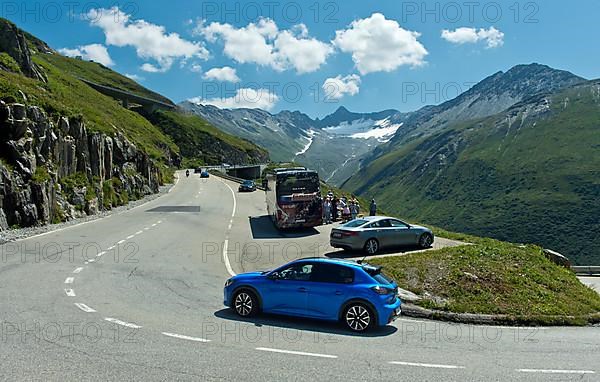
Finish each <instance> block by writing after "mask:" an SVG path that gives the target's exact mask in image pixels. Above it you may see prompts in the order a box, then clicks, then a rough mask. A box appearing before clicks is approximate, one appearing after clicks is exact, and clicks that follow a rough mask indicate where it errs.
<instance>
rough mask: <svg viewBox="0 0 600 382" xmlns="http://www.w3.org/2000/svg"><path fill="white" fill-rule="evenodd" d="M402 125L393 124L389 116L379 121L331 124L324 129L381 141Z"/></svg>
mask: <svg viewBox="0 0 600 382" xmlns="http://www.w3.org/2000/svg"><path fill="white" fill-rule="evenodd" d="M400 127H402V123H400V124H393V123H392V122H391V121H390V118H389V117H388V118H385V119H381V120H378V121H373V120H372V119H358V120H355V121H352V122H350V123H348V122H343V123H341V124H339V125H338V126H329V127H326V128H325V129H323V130H325V131H326V132H327V133H329V134H332V135H337V136H343V137H350V138H356V139H370V138H375V139H377V140H378V141H380V142H387V141H389V140H390V139H391V137H392V136H393V135H394V134H395V133H396V131H397V130H398V129H399V128H400Z"/></svg>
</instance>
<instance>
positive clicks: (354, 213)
mask: <svg viewBox="0 0 600 382" xmlns="http://www.w3.org/2000/svg"><path fill="white" fill-rule="evenodd" d="M356 216H358V203H356V200H352V201H351V202H350V217H351V218H352V220H354V219H356Z"/></svg>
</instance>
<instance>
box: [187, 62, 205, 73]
mask: <svg viewBox="0 0 600 382" xmlns="http://www.w3.org/2000/svg"><path fill="white" fill-rule="evenodd" d="M190 70H191V71H192V72H194V73H201V72H202V65H200V64H192V66H191V67H190Z"/></svg>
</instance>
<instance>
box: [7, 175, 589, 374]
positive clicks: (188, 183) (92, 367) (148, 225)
mask: <svg viewBox="0 0 600 382" xmlns="http://www.w3.org/2000/svg"><path fill="white" fill-rule="evenodd" d="M264 214H265V206H264V195H263V194H262V193H261V192H255V193H248V194H240V193H238V192H237V185H236V184H235V183H231V182H228V181H224V180H221V179H218V178H215V177H212V178H210V179H207V180H206V179H200V178H198V177H197V176H191V177H190V178H185V177H183V178H182V179H181V180H180V181H179V183H178V184H177V185H176V186H175V187H174V188H173V190H172V192H170V193H168V194H166V195H164V196H162V197H160V198H157V199H155V200H152V201H151V202H149V203H147V204H145V205H142V206H139V207H137V208H134V209H131V210H128V211H126V212H123V213H120V214H115V215H112V216H110V217H108V218H105V219H101V220H97V221H94V222H91V223H88V224H82V225H76V226H72V227H69V228H67V229H64V230H61V231H57V232H53V233H49V234H46V235H43V236H38V237H33V238H29V239H26V240H22V241H19V242H14V243H7V244H5V245H2V246H1V247H0V251H1V252H0V255H1V256H2V259H1V263H0V319H1V321H2V326H1V332H0V336H1V337H0V338H1V341H2V346H0V359H1V360H2V363H1V365H0V370H1V375H2V379H6V380H65V379H68V380H75V379H77V380H80V379H81V380H99V379H101V380H125V379H127V380H143V381H154V380H166V379H168V380H208V381H210V380H224V379H225V380H233V379H238V380H247V381H252V380H257V381H258V380H274V379H278V380H302V381H306V380H338V379H344V380H357V381H364V380H367V379H371V378H372V379H377V380H392V379H394V380H400V381H404V380H406V381H409V380H411V381H412V380H434V379H440V380H448V381H482V380H498V381H501V380H527V381H529V380H532V381H533V380H539V381H549V380H550V381H552V380H556V381H558V380H560V381H564V380H589V381H593V380H598V378H599V374H600V366H599V363H598V354H600V330H599V329H598V328H593V327H588V328H560V327H558V328H556V327H554V328H505V327H486V326H468V325H455V324H446V323H439V322H431V321H417V320H412V319H407V318H402V319H400V320H398V321H396V322H395V323H394V324H393V325H390V326H388V327H386V328H383V329H380V330H377V331H375V332H373V333H370V334H368V335H353V334H350V333H348V332H346V331H344V330H343V329H342V328H340V327H339V326H338V325H334V324H328V323H321V322H316V321H308V320H297V319H290V318H281V317H274V316H261V317H258V318H256V319H253V320H245V321H243V320H239V319H238V318H237V317H236V316H234V315H233V314H232V313H231V312H230V311H228V310H226V309H224V307H223V306H222V300H223V296H222V294H223V283H224V282H225V280H226V279H227V278H228V277H229V274H230V273H239V272H243V271H250V270H256V269H269V268H272V267H274V266H277V265H280V264H282V263H284V262H285V261H288V260H292V259H294V258H298V257H304V256H322V255H324V254H330V253H331V251H332V249H331V248H330V247H329V246H328V244H327V241H328V238H327V230H328V228H319V229H318V230H309V231H306V232H302V233H296V234H286V235H282V234H280V233H279V232H277V231H276V230H274V229H273V227H272V225H271V224H270V222H269V221H268V219H267V218H266V217H264ZM224 249H225V250H224Z"/></svg>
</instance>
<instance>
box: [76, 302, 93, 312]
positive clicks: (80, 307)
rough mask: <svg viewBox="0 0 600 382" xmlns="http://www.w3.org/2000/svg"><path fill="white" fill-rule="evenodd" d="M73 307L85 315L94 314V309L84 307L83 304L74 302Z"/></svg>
mask: <svg viewBox="0 0 600 382" xmlns="http://www.w3.org/2000/svg"><path fill="white" fill-rule="evenodd" d="M75 306H76V307H78V308H79V309H81V310H83V311H84V312H86V313H96V311H95V310H94V309H92V308H90V307H89V306H87V305H85V304H84V303H81V302H76V303H75Z"/></svg>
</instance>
